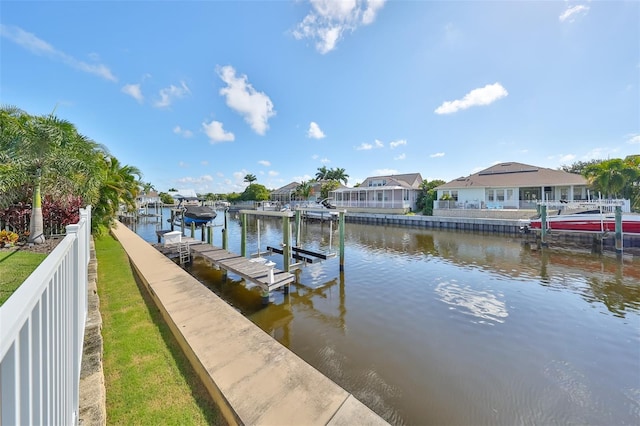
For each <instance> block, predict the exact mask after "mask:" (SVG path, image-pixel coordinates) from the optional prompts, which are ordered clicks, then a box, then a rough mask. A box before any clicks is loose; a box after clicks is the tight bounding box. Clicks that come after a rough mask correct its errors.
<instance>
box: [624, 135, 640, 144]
mask: <svg viewBox="0 0 640 426" xmlns="http://www.w3.org/2000/svg"><path fill="white" fill-rule="evenodd" d="M627 143H630V144H632V145H634V144H640V135H639V134H635V135H629V140H628V141H627Z"/></svg>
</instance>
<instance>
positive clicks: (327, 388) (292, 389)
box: [112, 223, 387, 425]
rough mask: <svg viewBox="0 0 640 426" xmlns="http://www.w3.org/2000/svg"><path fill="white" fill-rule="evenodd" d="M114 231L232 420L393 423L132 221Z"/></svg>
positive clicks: (197, 369)
mask: <svg viewBox="0 0 640 426" xmlns="http://www.w3.org/2000/svg"><path fill="white" fill-rule="evenodd" d="M112 233H113V235H114V236H115V238H117V239H118V241H119V242H120V244H121V245H122V247H123V248H124V249H125V251H126V252H127V254H128V256H129V259H130V261H131V265H132V266H133V268H134V269H135V271H136V273H137V275H138V276H139V278H140V280H141V282H142V283H143V285H144V286H145V288H146V289H147V291H148V292H149V294H150V295H151V297H152V299H153V300H154V302H155V304H156V305H157V306H158V308H159V310H160V311H161V312H162V315H163V317H164V319H165V321H166V322H167V324H168V325H169V327H170V328H171V330H172V332H173V334H174V336H175V338H176V340H177V341H178V343H179V344H180V346H181V347H182V350H183V351H184V353H185V354H186V356H187V358H188V359H189V361H190V362H191V364H192V366H193V367H194V370H195V371H196V372H197V374H198V375H199V376H200V379H201V380H202V382H203V383H204V384H205V386H206V388H207V389H208V391H209V393H210V395H211V397H212V398H213V400H214V401H215V402H216V404H217V405H218V407H219V408H220V411H221V413H222V415H223V416H224V417H225V419H226V420H227V421H228V422H229V424H247V425H354V424H358V425H384V424H387V422H385V421H384V420H383V419H382V418H381V417H379V416H378V415H377V414H375V413H374V412H373V411H372V410H370V409H369V408H368V407H366V406H365V405H364V404H363V403H362V402H360V401H359V400H358V399H356V398H355V397H354V396H353V395H351V394H350V393H348V392H347V391H346V390H345V389H343V388H342V387H340V386H338V385H337V384H336V383H335V382H333V381H332V380H330V379H329V378H327V377H326V376H324V375H323V374H321V373H320V372H319V371H318V370H316V369H315V368H313V367H312V366H311V365H309V364H308V363H306V362H305V361H304V360H302V359H301V358H300V357H298V356H297V355H296V354H294V353H293V352H291V351H290V350H289V349H287V348H285V347H284V346H282V345H281V344H280V343H279V342H277V341H276V340H274V339H273V338H272V337H271V336H269V335H268V334H267V333H265V332H264V331H262V330H261V329H260V328H259V327H257V326H256V325H255V324H253V323H252V322H251V321H250V320H248V319H247V318H245V317H244V316H242V314H240V313H239V312H237V311H236V310H235V309H233V308H232V307H231V306H229V305H228V304H227V303H226V302H224V301H223V300H222V299H220V298H219V297H218V296H217V295H215V294H214V293H213V292H211V291H210V290H209V289H207V288H206V287H205V286H204V285H202V284H201V283H200V282H198V280H196V279H195V278H194V277H192V276H191V275H190V274H189V273H187V272H186V271H184V270H183V269H182V268H181V267H179V266H178V265H176V264H175V263H174V262H173V261H171V260H170V259H168V258H167V257H165V256H164V255H163V254H161V253H160V252H159V251H157V250H156V249H155V248H153V247H152V246H151V245H150V244H149V243H148V242H146V241H144V240H143V239H142V238H140V237H139V236H138V235H136V234H135V233H134V232H133V231H131V230H130V229H128V228H127V227H126V226H124V225H123V224H121V223H117V224H116V226H114V227H113V228H112Z"/></svg>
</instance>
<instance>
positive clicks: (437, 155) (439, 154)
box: [429, 152, 444, 158]
mask: <svg viewBox="0 0 640 426" xmlns="http://www.w3.org/2000/svg"><path fill="white" fill-rule="evenodd" d="M429 157H431V158H438V157H444V152H436V153H435V154H431V155H430V156H429Z"/></svg>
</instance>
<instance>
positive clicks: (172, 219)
mask: <svg viewBox="0 0 640 426" xmlns="http://www.w3.org/2000/svg"><path fill="white" fill-rule="evenodd" d="M175 220H176V216H175V214H174V212H173V209H171V231H172V232H173V230H174V229H173V222H174V221H175Z"/></svg>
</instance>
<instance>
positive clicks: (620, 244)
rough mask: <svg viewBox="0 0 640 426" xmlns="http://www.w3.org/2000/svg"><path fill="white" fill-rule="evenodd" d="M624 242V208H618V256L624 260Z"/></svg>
mask: <svg viewBox="0 0 640 426" xmlns="http://www.w3.org/2000/svg"><path fill="white" fill-rule="evenodd" d="M623 250H624V241H623V239H622V206H616V256H617V257H618V258H622V252H623Z"/></svg>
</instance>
